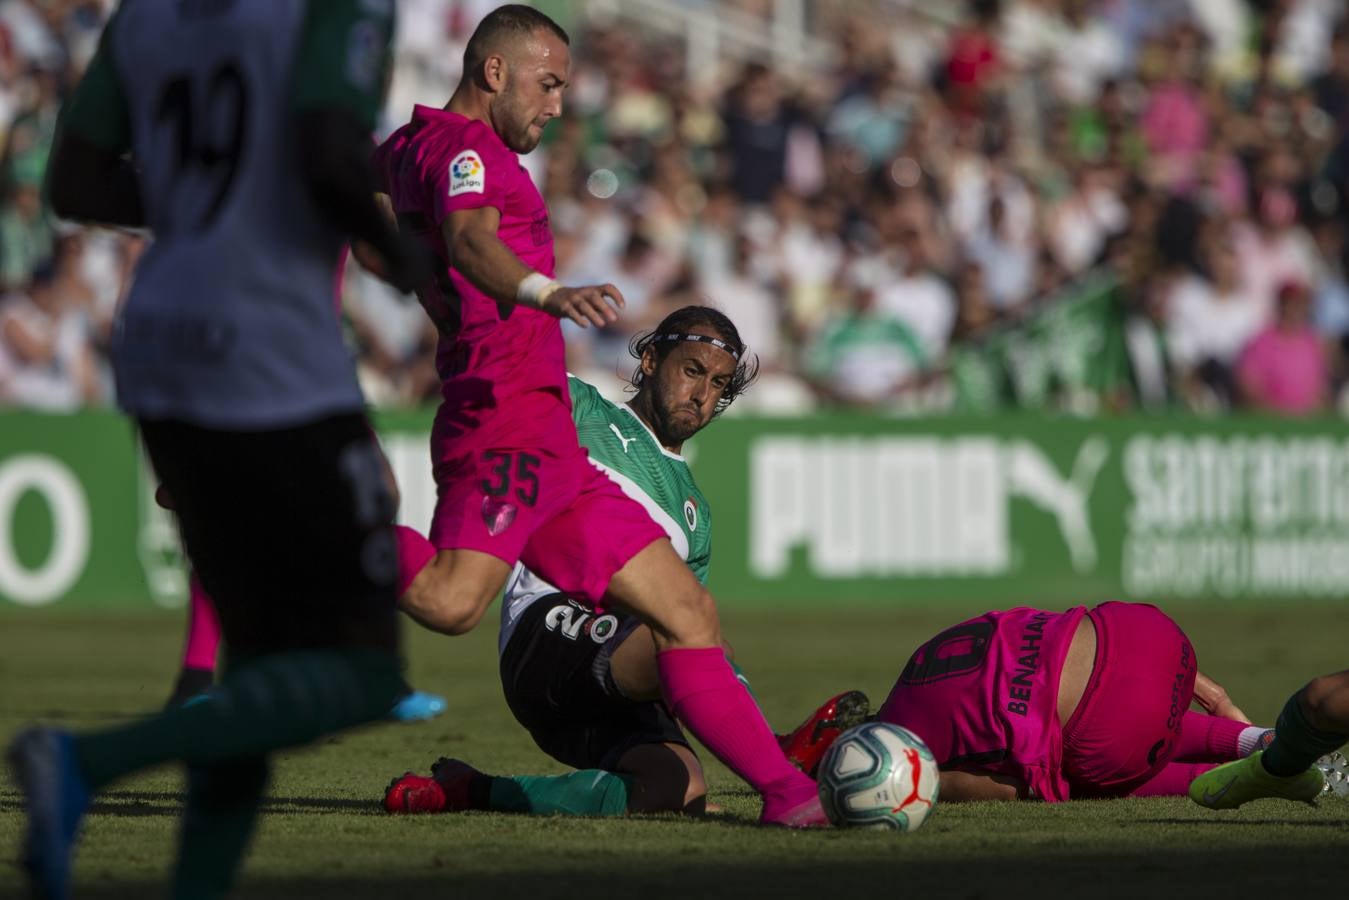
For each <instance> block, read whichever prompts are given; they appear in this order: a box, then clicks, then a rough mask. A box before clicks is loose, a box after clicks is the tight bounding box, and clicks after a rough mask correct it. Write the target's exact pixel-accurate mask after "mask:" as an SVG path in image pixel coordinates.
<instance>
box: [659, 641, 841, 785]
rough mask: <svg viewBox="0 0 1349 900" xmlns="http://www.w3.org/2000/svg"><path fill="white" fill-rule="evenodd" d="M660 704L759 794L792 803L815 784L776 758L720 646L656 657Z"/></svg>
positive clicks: (754, 706)
mask: <svg viewBox="0 0 1349 900" xmlns="http://www.w3.org/2000/svg"><path fill="white" fill-rule="evenodd" d="M656 664H657V665H658V666H659V668H660V680H661V687H662V689H663V691H664V694H665V702H666V703H667V704H669V706H670V709H671V710H673V711H674V714H675V716H676V717H678V718H679V720H680V721H682V722H683V723H684V724H685V725H687V726H688V729H689V731H691V732H693V735H694V737H696V738H698V740H700V741H702V742H703V745H704V746H705V747H707V749H709V750H711V751H712V752H713V753H714V754H715V755H716V757H717V759H719V760H721V761H722V762H724V763H725V764H726V765H727V766H728V767H730V769H731V771H732V772H734V773H735V774H737V775H739V776H740V777H741V778H743V779H745V781H747V782H749V784H750V786H751V787H753V788H754V789H755V790H756V791H758V792H759V793H760V794H764V795H765V797H766V798H768V795H774V796H784V795H790V796H791V797H792V798H793V799H796V798H797V795H798V794H804V793H806V792H807V791H809V792H813V791H814V790H815V783H814V782H813V781H811V780H810V779H809V778H808V777H807V776H805V775H803V774H802V773H801V772H800V771H798V770H797V769H796V767H795V766H793V765H792V764H791V763H789V762H788V761H787V758H786V757H785V756H783V755H782V749H781V748H780V747H779V746H778V742H777V738H775V737H774V736H773V730H772V729H771V728H769V727H768V722H766V721H765V720H764V717H763V713H762V712H761V711H760V710H759V705H758V704H757V703H755V702H754V699H753V698H752V697H750V695H749V692H748V691H746V690H745V686H744V685H743V684H741V683H740V682H739V681H738V680H737V679H736V677H735V672H734V670H732V669H731V665H730V663H728V662H727V661H726V653H725V652H724V651H723V650H722V649H721V648H720V647H700V648H696V649H678V650H665V651H663V652H662V653H660V654H658V655H657V656H656Z"/></svg>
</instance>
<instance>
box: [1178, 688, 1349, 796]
mask: <svg viewBox="0 0 1349 900" xmlns="http://www.w3.org/2000/svg"><path fill="white" fill-rule="evenodd" d="M1346 743H1349V670H1345V671H1343V672H1337V673H1336V674H1334V675H1322V676H1321V677H1320V678H1315V679H1312V681H1311V682H1310V683H1309V684H1307V685H1306V686H1305V687H1303V688H1302V689H1301V690H1300V691H1298V692H1297V693H1295V694H1293V696H1291V697H1289V698H1288V702H1287V703H1285V704H1284V707H1283V711H1282V712H1281V713H1279V720H1278V722H1277V723H1276V724H1275V726H1274V739H1273V740H1272V741H1271V742H1270V743H1269V746H1268V747H1266V748H1265V749H1264V750H1263V751H1261V752H1259V753H1256V754H1254V755H1252V756H1250V757H1248V758H1246V759H1241V760H1238V761H1236V762H1232V763H1228V764H1227V765H1223V766H1218V767H1217V768H1215V769H1212V770H1210V771H1208V772H1204V773H1203V774H1201V775H1199V776H1198V777H1197V778H1195V780H1194V782H1193V783H1192V784H1191V785H1190V789H1189V794H1190V799H1191V800H1193V801H1194V802H1195V803H1198V804H1199V805H1200V806H1207V807H1208V808H1209V809H1236V808H1237V807H1239V806H1241V805H1242V804H1243V803H1248V802H1250V801H1251V800H1259V799H1261V798H1264V797H1278V798H1281V799H1284V800H1301V801H1304V802H1308V803H1310V802H1312V801H1313V800H1315V799H1316V798H1317V797H1320V796H1323V795H1325V794H1330V795H1332V796H1337V797H1346V796H1349V780H1347V779H1346V775H1349V763H1347V762H1346V760H1345V757H1344V754H1342V753H1340V752H1338V751H1339V749H1340V748H1341V747H1343V746H1344V745H1345V744H1346Z"/></svg>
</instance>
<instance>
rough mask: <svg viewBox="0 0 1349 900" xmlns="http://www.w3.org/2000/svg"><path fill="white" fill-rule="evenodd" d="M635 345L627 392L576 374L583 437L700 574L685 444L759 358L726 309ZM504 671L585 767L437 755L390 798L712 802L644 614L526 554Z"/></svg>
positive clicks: (516, 700)
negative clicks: (664, 697)
mask: <svg viewBox="0 0 1349 900" xmlns="http://www.w3.org/2000/svg"><path fill="white" fill-rule="evenodd" d="M633 355H634V356H635V357H637V358H638V359H639V360H640V365H639V367H638V368H637V370H636V371H635V372H634V373H633V378H632V384H633V387H634V388H636V394H635V396H634V397H633V398H632V399H631V400H630V401H628V402H627V403H621V404H620V403H612V402H610V401H608V400H606V399H604V398H603V397H602V396H601V395H600V393H599V391H597V390H596V389H595V388H594V387H593V386H591V385H589V384H587V383H586V382H584V381H581V380H580V379H578V378H575V377H572V378H570V379H569V382H568V384H569V388H570V390H571V399H572V417H573V419H574V420H575V422H576V430H577V433H578V434H579V436H580V443H581V444H582V446H584V447H586V448H587V451H588V452H589V455H590V460H591V462H592V463H594V464H595V465H597V466H599V467H600V468H601V469H604V470H605V471H606V472H607V473H608V474H609V476H610V477H611V478H612V479H614V480H615V481H616V482H618V484H619V485H620V486H621V487H622V488H623V490H624V492H625V493H627V494H628V495H629V496H631V497H633V498H634V499H636V500H638V501H639V502H641V503H642V504H643V505H644V506H645V507H646V508H647V510H648V511H649V512H650V513H651V516H652V518H653V519H655V520H656V522H657V523H659V524H660V525H662V526H664V528H665V530H666V532H667V533H668V534H669V536H670V540H671V541H672V542H673V544H674V547H675V549H676V550H677V551H678V552H679V554H680V556H681V557H683V558H684V559H685V560H686V561H687V562H688V564H689V566H690V567H691V568H692V569H693V571H694V573H695V574H696V575H697V576H698V578H699V580H700V581H705V580H706V579H707V574H708V568H709V565H710V563H711V556H712V515H711V509H710V507H709V505H708V502H707V498H706V497H704V496H703V493H702V491H700V490H699V489H698V485H697V484H696V483H695V482H694V480H693V474H692V472H691V471H690V470H689V467H688V463H687V462H686V461H685V460H684V457H683V456H681V455H680V453H681V450H682V449H683V445H684V442H685V441H687V440H688V439H689V438H691V437H693V435H695V434H696V433H697V432H698V431H700V430H701V429H702V428H704V427H706V426H707V425H708V424H709V423H710V422H711V421H712V419H713V418H714V417H715V416H716V415H717V414H719V413H721V412H722V411H723V410H725V409H726V407H728V406H729V405H730V404H731V402H732V401H733V400H734V399H735V398H736V397H737V396H738V395H739V394H740V393H741V392H742V391H744V390H745V388H746V387H748V385H749V384H750V382H751V381H753V380H754V376H755V374H756V370H757V362H754V361H751V360H749V359H747V358H746V351H745V346H744V343H743V341H741V340H740V335H739V333H738V332H737V331H736V328H735V325H734V324H733V323H732V322H731V321H730V319H728V318H727V317H726V316H725V315H723V314H722V313H720V312H718V311H717V310H715V309H712V308H711V307H705V306H689V307H685V308H683V309H680V310H678V311H676V312H674V313H672V314H670V315H669V316H667V317H666V319H665V320H664V321H663V322H661V323H660V325H659V326H658V327H657V328H656V329H655V331H653V332H651V333H649V334H646V335H643V336H642V337H641V338H639V339H638V340H637V341H635V342H634V344H633ZM501 675H502V682H503V685H504V688H505V693H506V700H507V703H509V705H510V707H511V709H512V711H513V712H514V713H515V716H516V718H517V719H519V721H520V723H521V724H522V725H524V726H525V727H526V728H527V729H528V730H529V732H530V734H531V735H532V736H533V737H534V740H535V742H536V743H538V745H539V747H540V748H542V749H543V750H544V751H545V752H547V753H548V754H549V755H551V756H553V757H554V758H555V759H558V760H559V761H561V762H564V763H566V764H567V765H570V766H574V767H576V768H577V769H580V770H582V771H579V772H575V773H572V774H570V775H562V776H538V777H535V776H514V777H492V776H487V775H484V774H482V773H479V772H477V771H476V770H474V769H472V768H470V767H469V766H468V765H467V764H465V763H462V762H459V761H457V760H441V761H440V762H439V763H437V764H436V766H435V767H433V773H434V777H433V778H426V777H424V776H418V775H414V774H412V773H408V774H407V775H404V776H403V777H401V778H398V779H396V780H395V781H394V783H393V784H392V785H390V787H389V789H388V791H387V793H386V796H385V808H386V809H388V810H389V811H390V812H448V811H455V810H461V809H470V808H480V809H495V810H500V811H517V812H535V813H550V812H551V813H558V812H560V813H569V814H576V815H622V814H624V813H625V812H639V811H640V812H650V811H659V810H689V811H696V810H699V809H701V808H702V807H703V802H704V797H703V795H704V793H705V791H706V788H705V786H704V783H703V778H702V768H701V766H700V765H699V763H698V759H697V757H696V756H695V755H694V753H693V751H692V750H691V749H690V748H689V746H688V741H687V739H686V738H685V737H684V735H683V732H682V731H681V730H680V728H679V726H678V725H677V724H676V723H675V721H674V719H673V717H672V716H671V715H670V713H669V711H668V710H667V709H666V707H665V705H664V704H663V703H662V702H661V694H660V681H659V676H658V673H657V670H656V658H655V644H654V643H653V640H652V637H651V633H650V631H649V630H648V629H647V628H646V627H645V626H642V625H641V624H640V623H639V622H638V621H637V620H636V619H634V618H632V617H629V616H625V615H622V614H620V613H617V612H606V611H604V610H598V609H592V608H591V607H589V606H586V605H583V604H581V603H579V602H577V601H576V600H573V599H571V598H569V597H567V596H566V595H564V594H562V593H559V592H558V590H557V589H556V588H554V587H553V586H552V585H549V584H548V583H547V582H545V581H543V580H542V579H540V578H539V577H538V576H536V575H535V574H534V573H532V572H530V571H529V570H528V569H525V568H524V567H523V566H517V567H516V570H515V571H514V572H513V573H512V576H511V579H510V581H509V582H508V584H507V586H506V595H505V599H504V600H503V603H502V624H501Z"/></svg>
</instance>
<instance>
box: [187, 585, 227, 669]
mask: <svg viewBox="0 0 1349 900" xmlns="http://www.w3.org/2000/svg"><path fill="white" fill-rule="evenodd" d="M219 649H220V616H219V615H218V614H217V613H216V611H215V604H214V603H212V602H211V598H210V597H209V596H207V594H206V589H205V588H203V587H202V586H201V582H200V581H198V580H197V573H195V572H193V573H192V577H191V578H190V579H189V580H188V607H187V643H186V645H185V646H184V647H183V668H184V669H205V670H206V671H208V672H214V671H215V657H216V651H217V650H219Z"/></svg>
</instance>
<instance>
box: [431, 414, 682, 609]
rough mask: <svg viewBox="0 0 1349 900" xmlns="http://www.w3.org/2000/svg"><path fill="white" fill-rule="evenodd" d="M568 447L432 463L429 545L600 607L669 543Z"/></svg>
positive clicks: (481, 452) (487, 452)
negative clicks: (618, 576) (646, 554)
mask: <svg viewBox="0 0 1349 900" xmlns="http://www.w3.org/2000/svg"><path fill="white" fill-rule="evenodd" d="M573 434H574V432H573ZM572 447H573V448H574V449H573V450H570V451H569V452H567V454H566V455H559V454H557V453H556V452H550V450H549V449H538V450H521V449H478V450H474V451H472V452H468V453H464V454H463V455H460V456H456V457H453V458H449V459H445V460H444V461H442V462H439V463H437V464H436V465H435V466H434V468H433V471H434V474H435V479H436V489H437V498H436V509H435V514H434V516H433V518H432V520H431V533H430V535H429V538H430V541H431V543H432V544H433V545H435V547H436V548H437V549H440V550H460V549H463V550H477V551H480V552H482V553H488V554H491V555H492V556H495V557H497V558H498V559H500V560H502V561H503V562H505V563H507V564H508V565H515V563H516V562H518V561H523V562H524V563H525V565H527V566H528V567H529V568H530V569H531V570H533V571H534V572H535V573H536V574H537V575H539V576H540V577H542V578H543V579H544V580H546V581H547V582H548V583H550V584H552V585H553V586H555V587H556V588H557V589H558V590H560V591H562V592H563V593H565V594H568V595H570V596H572V597H575V598H577V599H578V600H582V601H586V602H590V603H592V604H593V603H598V602H599V601H600V599H601V598H602V597H603V596H604V592H605V591H606V590H607V589H608V587H609V581H610V579H612V578H613V576H614V573H615V572H617V571H618V570H619V569H621V568H623V566H624V565H626V564H627V562H628V560H630V559H632V557H634V556H636V555H637V553H638V551H640V550H642V549H643V548H645V547H646V546H648V545H649V544H651V543H653V542H655V541H657V540H659V539H660V538H664V537H667V535H666V534H665V531H664V529H662V528H661V527H660V526H659V525H657V524H656V523H655V522H653V521H652V520H651V516H650V515H649V514H648V513H647V511H646V510H645V509H644V508H643V507H642V505H641V504H639V503H638V502H637V501H635V500H633V499H631V498H630V497H628V496H627V495H626V494H624V493H623V490H622V489H621V488H620V487H619V486H618V485H617V484H615V483H614V482H613V481H612V480H611V479H610V478H609V476H608V475H605V474H604V473H603V472H602V471H600V470H599V469H597V468H596V467H595V466H594V465H592V464H591V462H590V460H589V459H588V458H587V457H586V454H585V451H583V450H581V449H580V448H579V447H577V446H576V445H575V444H573V445H572Z"/></svg>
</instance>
